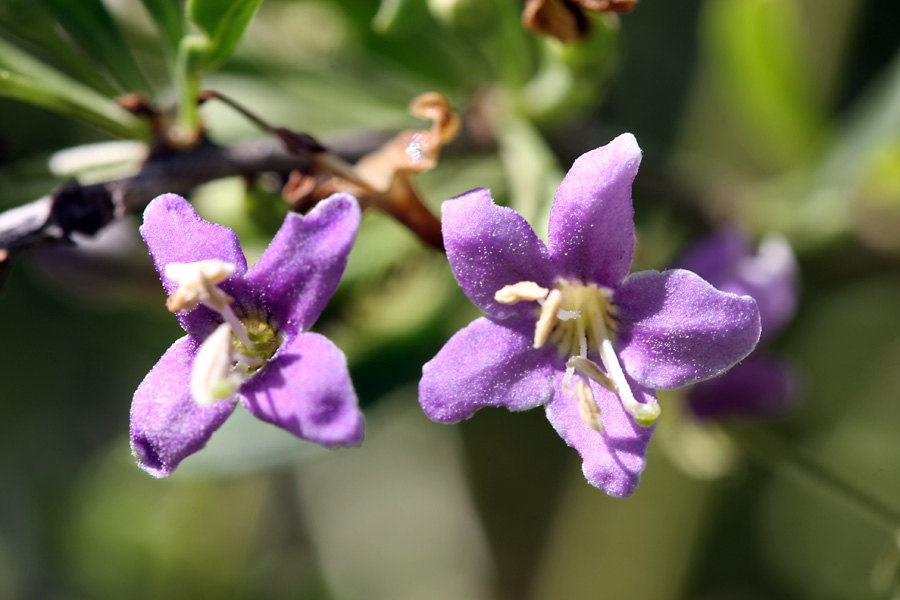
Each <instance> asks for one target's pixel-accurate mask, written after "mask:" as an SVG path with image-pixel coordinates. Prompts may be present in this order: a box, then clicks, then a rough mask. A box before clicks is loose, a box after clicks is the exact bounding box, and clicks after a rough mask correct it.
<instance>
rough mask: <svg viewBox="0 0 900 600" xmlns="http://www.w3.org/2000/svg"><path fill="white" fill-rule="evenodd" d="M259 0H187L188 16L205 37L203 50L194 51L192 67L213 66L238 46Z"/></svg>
mask: <svg viewBox="0 0 900 600" xmlns="http://www.w3.org/2000/svg"><path fill="white" fill-rule="evenodd" d="M261 2H262V0H188V2H187V16H188V19H190V20H191V22H192V23H194V25H196V26H197V27H198V28H199V29H200V30H201V31H202V32H203V35H204V36H205V38H206V40H205V43H204V44H202V52H196V49H199V48H200V45H199V44H198V45H195V46H194V48H195V52H193V53H192V54H193V57H192V61H193V65H192V66H193V69H194V72H197V71H198V70H199V69H213V68H216V67H217V66H219V65H220V64H222V63H223V62H224V61H225V59H227V58H228V57H229V56H231V54H232V53H233V52H234V50H235V49H236V48H237V46H238V44H239V43H240V41H241V38H242V37H243V35H244V31H246V29H247V25H249V24H250V20H251V19H252V18H253V15H254V14H255V13H256V9H257V8H259V5H260V3H261Z"/></svg>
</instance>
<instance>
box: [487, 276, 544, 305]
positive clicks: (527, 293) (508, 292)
mask: <svg viewBox="0 0 900 600" xmlns="http://www.w3.org/2000/svg"><path fill="white" fill-rule="evenodd" d="M548 292H549V290H548V289H547V288H543V287H541V286H539V285H538V284H536V283H535V282H533V281H520V282H519V283H514V284H512V285H506V286H503V287H502V288H500V289H499V290H497V293H496V294H494V300H496V301H497V302H499V303H500V304H516V303H518V302H522V301H535V300H543V299H544V298H546V297H547V293H548Z"/></svg>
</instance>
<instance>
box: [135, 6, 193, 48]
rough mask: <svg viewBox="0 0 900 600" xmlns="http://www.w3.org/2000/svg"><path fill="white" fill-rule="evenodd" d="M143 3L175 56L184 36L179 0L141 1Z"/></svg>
mask: <svg viewBox="0 0 900 600" xmlns="http://www.w3.org/2000/svg"><path fill="white" fill-rule="evenodd" d="M141 2H143V3H144V8H146V9H147V12H148V13H150V16H151V17H153V20H154V21H155V22H156V26H157V28H158V29H159V32H160V34H162V36H163V37H164V38H165V42H166V47H167V48H168V49H169V50H170V51H171V52H172V53H173V54H174V52H175V50H176V49H177V48H178V43H179V42H180V41H181V37H182V36H183V35H184V20H183V16H182V10H181V3H180V2H179V1H178V0H141Z"/></svg>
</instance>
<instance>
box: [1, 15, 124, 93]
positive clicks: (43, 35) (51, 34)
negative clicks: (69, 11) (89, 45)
mask: <svg viewBox="0 0 900 600" xmlns="http://www.w3.org/2000/svg"><path fill="white" fill-rule="evenodd" d="M0 27H2V28H3V29H5V30H6V32H8V33H9V34H10V36H9V37H14V38H18V39H21V40H23V41H26V42H30V43H32V44H35V45H37V46H39V47H40V48H41V49H42V50H44V51H46V52H48V53H49V54H50V55H52V56H53V58H55V59H56V60H58V61H59V62H60V63H62V65H63V66H64V67H66V68H67V69H69V71H70V72H71V73H73V74H74V75H75V76H76V77H77V78H78V79H79V80H80V81H82V82H84V83H86V84H88V85H90V86H91V87H93V88H95V89H97V90H98V91H100V92H102V93H103V94H105V95H107V96H113V95H115V93H116V91H115V89H114V88H113V87H112V86H111V85H110V83H109V81H108V80H106V79H105V78H104V76H103V74H102V73H100V72H99V71H98V70H97V66H96V64H94V63H93V61H90V60H88V59H87V58H86V57H85V55H84V53H83V52H81V51H80V50H79V49H78V48H76V47H74V46H72V44H71V43H69V41H68V40H65V39H64V38H62V37H60V35H59V30H58V27H57V23H56V19H54V18H53V16H52V15H51V14H50V13H49V12H48V11H47V10H46V9H45V8H44V7H43V6H42V5H41V4H40V2H35V1H34V0H3V1H2V2H0Z"/></svg>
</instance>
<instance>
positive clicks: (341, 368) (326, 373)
mask: <svg viewBox="0 0 900 600" xmlns="http://www.w3.org/2000/svg"><path fill="white" fill-rule="evenodd" d="M240 394H241V400H242V401H243V403H244V406H246V407H247V410H249V411H250V412H251V413H252V414H253V415H254V416H255V417H256V418H258V419H260V420H262V421H266V422H267V423H272V424H273V425H276V426H278V427H281V428H282V429H284V430H286V431H289V432H290V433H292V434H294V435H295V436H297V437H299V438H301V439H304V440H309V441H311V442H315V443H317V444H321V445H322V446H325V447H328V448H333V447H335V446H358V445H359V444H361V443H362V439H363V434H364V423H363V416H362V413H361V412H360V410H359V402H358V400H357V398H356V392H355V391H354V389H353V384H352V383H351V382H350V372H349V371H348V370H347V359H346V358H345V357H344V353H343V352H341V351H340V349H338V347H337V346H335V345H334V344H333V343H332V342H331V341H330V340H329V339H328V338H326V337H324V336H322V335H319V334H318V333H310V332H307V333H301V334H299V335H296V336H293V337H291V338H288V339H286V340H285V342H284V345H283V346H282V347H281V348H280V349H279V350H278V352H277V353H276V354H275V356H273V357H272V359H271V360H270V361H269V362H268V364H266V366H265V367H263V368H262V369H261V370H260V371H259V372H258V373H257V374H256V375H254V376H253V377H251V378H250V379H249V380H247V381H246V382H245V383H244V385H242V386H241V391H240Z"/></svg>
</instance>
